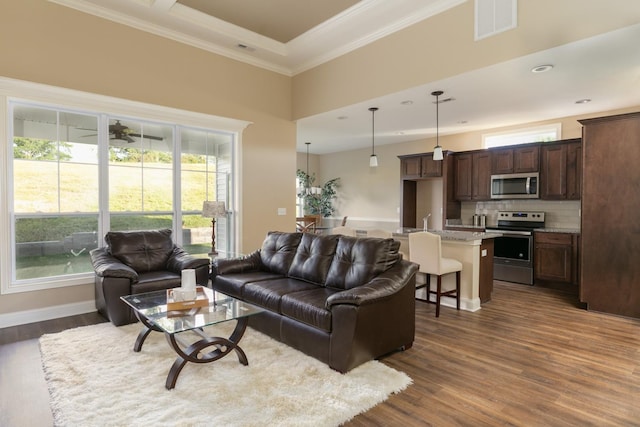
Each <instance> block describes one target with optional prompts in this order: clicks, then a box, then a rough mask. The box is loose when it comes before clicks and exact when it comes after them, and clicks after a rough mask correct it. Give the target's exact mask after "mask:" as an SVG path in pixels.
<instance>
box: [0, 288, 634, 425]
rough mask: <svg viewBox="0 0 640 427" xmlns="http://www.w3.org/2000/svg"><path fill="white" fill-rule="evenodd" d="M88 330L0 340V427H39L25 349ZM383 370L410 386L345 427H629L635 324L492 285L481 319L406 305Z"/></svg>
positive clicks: (31, 329) (35, 366) (40, 414)
mask: <svg viewBox="0 0 640 427" xmlns="http://www.w3.org/2000/svg"><path fill="white" fill-rule="evenodd" d="M100 321H103V320H102V318H100V317H99V316H98V315H97V314H91V315H84V316H74V317H72V318H65V319H58V320H55V321H50V322H41V323H38V324H33V325H25V326H19V327H14V328H6V329H0V425H1V426H7V427H11V426H26V425H28V426H49V425H51V423H52V417H51V413H50V410H49V404H48V393H47V389H46V383H45V381H44V376H43V373H42V367H41V361H40V354H39V350H38V341H37V337H39V336H40V335H41V334H42V333H51V332H56V331H58V330H61V329H66V328H70V327H76V326H82V325H86V324H91V323H97V322H100ZM383 362H384V363H386V364H387V365H389V366H392V367H394V368H396V369H398V370H401V371H403V372H406V373H407V374H408V375H409V376H411V378H412V379H413V384H412V385H411V386H409V387H408V388H407V389H406V390H405V391H404V392H402V393H399V394H397V395H393V396H391V397H390V398H389V399H388V400H387V401H386V402H384V403H382V404H380V405H378V406H376V407H375V408H373V409H371V410H370V411H368V412H366V413H365V414H362V415H359V416H357V417H356V418H354V419H353V420H351V421H350V422H349V423H348V424H347V425H349V426H372V425H374V426H375V425H377V426H395V425H403V426H409V425H421V426H428V425H433V426H494V425H507V426H509V425H514V426H640V320H639V319H628V318H622V317H616V316H610V315H606V314H601V313H594V312H588V311H585V310H583V309H581V308H579V304H578V301H577V299H576V298H575V297H574V296H572V295H570V294H565V293H562V292H560V291H558V290H554V289H545V288H538V287H531V286H525V285H517V284H510V283H506V282H498V281H496V282H495V286H494V293H493V298H492V301H491V302H489V303H487V304H484V305H483V308H482V309H481V310H479V311H477V312H475V313H470V312H466V311H459V312H458V311H456V310H454V309H451V308H447V307H443V309H442V312H441V314H440V317H439V318H437V319H436V318H435V316H434V306H433V305H427V304H424V303H417V307H416V340H415V342H414V345H413V347H412V348H411V349H409V350H407V351H405V352H399V353H395V354H392V355H390V356H388V357H386V358H384V359H383ZM256 415H257V414H256Z"/></svg>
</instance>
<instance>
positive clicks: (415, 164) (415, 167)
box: [400, 157, 422, 179]
mask: <svg viewBox="0 0 640 427" xmlns="http://www.w3.org/2000/svg"><path fill="white" fill-rule="evenodd" d="M400 167H401V168H402V169H401V170H402V178H403V179H418V178H420V177H421V174H422V158H421V157H407V158H405V159H402V160H401V161H400Z"/></svg>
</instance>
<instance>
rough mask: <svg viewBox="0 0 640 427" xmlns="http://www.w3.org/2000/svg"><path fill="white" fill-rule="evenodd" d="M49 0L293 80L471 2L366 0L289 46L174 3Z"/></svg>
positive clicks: (160, 0)
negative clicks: (289, 77)
mask: <svg viewBox="0 0 640 427" xmlns="http://www.w3.org/2000/svg"><path fill="white" fill-rule="evenodd" d="M49 1H50V2H52V3H55V4H58V5H61V6H65V7H69V8H72V9H75V10H78V11H80V12H84V13H88V14H91V15H94V16H97V17H100V18H103V19H108V20H110V21H113V22H116V23H118V24H122V25H127V26H129V27H132V28H135V29H138V30H141V31H146V32H148V33H151V34H155V35H158V36H161V37H164V38H167V39H170V40H174V41H177V42H179V43H183V44H186V45H190V46H193V47H196V48H199V49H202V50H205V51H208V52H211V53H215V54H217V55H221V56H225V57H227V58H230V59H233V60H236V61H241V62H244V63H247V64H250V65H253V66H256V67H260V68H264V69H267V70H270V71H274V72H276V73H280V74H284V75H288V76H293V75H295V74H298V73H301V72H304V71H306V70H309V69H311V68H313V67H315V66H318V65H321V64H323V63H325V62H328V61H330V60H332V59H335V58H337V57H339V56H342V55H344V54H346V53H349V52H351V51H353V50H356V49H358V48H361V47H363V46H366V45H368V44H370V43H372V42H374V41H376V40H379V39H381V38H383V37H386V36H388V35H390V34H392V33H395V32H397V31H399V30H402V29H403V28H406V27H408V26H410V25H413V24H415V23H417V22H420V21H422V20H424V19H427V18H430V17H432V16H434V15H437V14H438V13H441V12H443V11H445V10H447V9H450V8H452V7H455V6H458V5H459V4H462V3H464V2H466V1H468V0H394V1H393V2H390V1H388V0H362V1H361V2H359V3H357V4H355V5H354V6H352V7H350V8H348V9H347V10H345V11H344V12H342V13H340V14H338V15H336V16H334V17H333V18H331V19H329V20H327V21H325V22H323V23H322V24H320V25H318V26H316V27H314V28H312V29H310V30H309V31H307V32H306V33H304V34H302V35H300V36H298V37H296V38H295V39H293V40H291V41H290V42H288V43H281V42H278V41H276V40H273V39H271V38H268V37H265V36H262V35H260V34H257V33H255V32H253V31H249V30H247V29H245V28H242V27H239V26H237V25H233V24H230V23H228V22H226V21H223V20H221V19H218V18H215V17H213V16H209V15H207V14H204V13H202V12H199V11H197V10H194V9H191V8H189V7H187V6H184V5H182V4H180V3H178V2H176V1H175V0H155V1H154V0H49ZM240 45H242V46H240Z"/></svg>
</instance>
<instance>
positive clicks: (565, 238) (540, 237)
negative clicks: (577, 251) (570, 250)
mask: <svg viewBox="0 0 640 427" xmlns="http://www.w3.org/2000/svg"><path fill="white" fill-rule="evenodd" d="M572 237H573V235H572V234H570V233H544V232H542V233H536V237H535V240H536V243H553V244H556V245H571V243H572Z"/></svg>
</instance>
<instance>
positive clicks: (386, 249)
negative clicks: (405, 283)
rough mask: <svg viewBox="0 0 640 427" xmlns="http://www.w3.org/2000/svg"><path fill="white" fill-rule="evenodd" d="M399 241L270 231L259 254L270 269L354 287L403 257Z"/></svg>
mask: <svg viewBox="0 0 640 427" xmlns="http://www.w3.org/2000/svg"><path fill="white" fill-rule="evenodd" d="M399 248H400V242H398V241H396V240H393V239H378V238H356V237H350V236H343V235H329V236H324V235H317V234H312V233H283V232H269V233H268V234H267V237H266V238H265V240H264V242H263V244H262V249H261V250H260V258H261V261H262V264H263V267H264V268H265V269H266V270H268V271H271V272H274V273H279V274H283V275H286V276H288V277H291V278H294V279H300V280H304V281H306V282H311V283H315V284H318V285H321V286H329V287H332V288H338V289H351V288H353V287H356V286H359V285H362V284H364V283H367V282H369V281H370V280H371V279H373V278H374V277H375V276H377V275H379V274H381V273H383V272H385V271H386V270H388V269H389V268H391V267H392V266H393V265H394V264H395V263H396V262H398V260H400V255H399V252H398V250H399Z"/></svg>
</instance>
